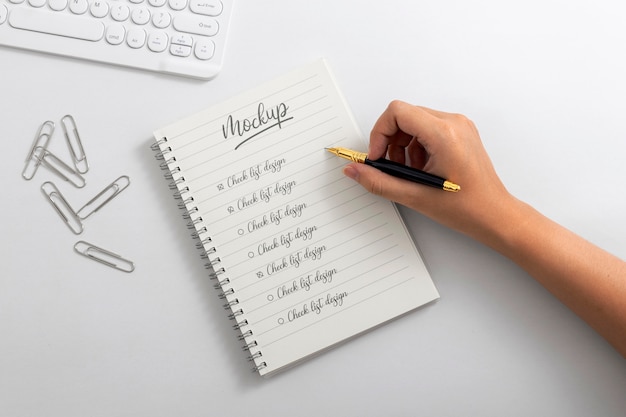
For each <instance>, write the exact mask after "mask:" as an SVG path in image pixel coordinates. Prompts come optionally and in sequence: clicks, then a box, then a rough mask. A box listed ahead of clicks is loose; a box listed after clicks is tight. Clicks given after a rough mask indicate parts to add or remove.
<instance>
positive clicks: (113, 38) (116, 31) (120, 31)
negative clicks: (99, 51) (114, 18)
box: [106, 24, 126, 45]
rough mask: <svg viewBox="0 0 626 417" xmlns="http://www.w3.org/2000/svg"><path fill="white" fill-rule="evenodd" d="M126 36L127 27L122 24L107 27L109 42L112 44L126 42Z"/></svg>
mask: <svg viewBox="0 0 626 417" xmlns="http://www.w3.org/2000/svg"><path fill="white" fill-rule="evenodd" d="M124 36H126V29H124V26H122V25H117V24H115V25H110V26H108V27H107V35H106V39H107V42H108V43H110V44H111V45H119V44H121V43H122V42H124Z"/></svg>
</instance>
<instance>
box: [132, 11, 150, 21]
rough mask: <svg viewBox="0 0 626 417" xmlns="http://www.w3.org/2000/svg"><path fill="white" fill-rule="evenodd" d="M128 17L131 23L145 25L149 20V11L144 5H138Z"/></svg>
mask: <svg viewBox="0 0 626 417" xmlns="http://www.w3.org/2000/svg"><path fill="white" fill-rule="evenodd" d="M130 17H131V19H132V20H133V23H136V24H138V25H145V24H146V23H148V22H149V21H150V11H149V10H148V8H146V7H139V8H137V9H134V10H133V12H132V13H131V15H130Z"/></svg>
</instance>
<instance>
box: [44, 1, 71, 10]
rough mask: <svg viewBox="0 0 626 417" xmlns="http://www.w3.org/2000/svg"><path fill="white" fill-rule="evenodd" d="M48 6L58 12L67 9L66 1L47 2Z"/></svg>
mask: <svg viewBox="0 0 626 417" xmlns="http://www.w3.org/2000/svg"><path fill="white" fill-rule="evenodd" d="M48 6H50V8H51V9H52V10H54V11H57V12H60V11H61V10H65V8H66V7H67V0H48Z"/></svg>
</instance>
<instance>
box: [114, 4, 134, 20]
mask: <svg viewBox="0 0 626 417" xmlns="http://www.w3.org/2000/svg"><path fill="white" fill-rule="evenodd" d="M128 16H130V9H129V8H128V6H127V5H125V4H122V3H119V2H116V3H115V4H113V7H111V17H112V18H113V19H114V20H117V21H118V22H123V21H124V20H126V19H128Z"/></svg>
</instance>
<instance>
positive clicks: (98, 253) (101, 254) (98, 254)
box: [74, 240, 135, 272]
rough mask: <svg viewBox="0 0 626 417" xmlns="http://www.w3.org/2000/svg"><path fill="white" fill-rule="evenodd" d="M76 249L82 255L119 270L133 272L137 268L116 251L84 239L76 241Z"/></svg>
mask: <svg viewBox="0 0 626 417" xmlns="http://www.w3.org/2000/svg"><path fill="white" fill-rule="evenodd" d="M74 250H75V251H76V253H78V254H80V255H82V256H85V257H87V258H89V259H92V260H94V261H96V262H100V263H102V264H104V265H106V266H110V267H111V268H115V269H117V270H118V271H123V272H133V271H134V270H135V264H134V263H132V262H131V261H129V260H128V259H124V258H122V257H121V256H120V255H118V254H116V253H113V252H110V251H108V250H106V249H102V248H99V247H97V246H95V245H92V244H91V243H87V242H85V241H83V240H81V241H79V242H76V244H75V245H74Z"/></svg>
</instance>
